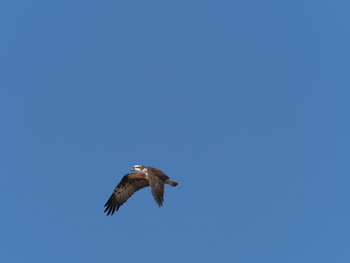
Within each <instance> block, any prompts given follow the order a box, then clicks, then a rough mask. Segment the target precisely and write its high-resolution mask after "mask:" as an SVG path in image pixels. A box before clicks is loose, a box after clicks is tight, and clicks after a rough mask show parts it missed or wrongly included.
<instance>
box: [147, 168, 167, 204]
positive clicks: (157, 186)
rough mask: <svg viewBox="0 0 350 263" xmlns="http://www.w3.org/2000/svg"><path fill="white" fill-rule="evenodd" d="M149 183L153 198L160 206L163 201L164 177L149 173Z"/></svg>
mask: <svg viewBox="0 0 350 263" xmlns="http://www.w3.org/2000/svg"><path fill="white" fill-rule="evenodd" d="M149 183H150V187H151V191H152V195H153V197H154V200H155V201H156V203H157V205H158V206H159V207H161V206H162V205H163V201H164V179H163V178H161V177H159V176H157V174H154V173H150V175H149Z"/></svg>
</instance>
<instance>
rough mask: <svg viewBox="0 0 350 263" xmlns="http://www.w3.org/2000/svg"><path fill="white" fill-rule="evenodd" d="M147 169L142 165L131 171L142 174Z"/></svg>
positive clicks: (135, 166)
mask: <svg viewBox="0 0 350 263" xmlns="http://www.w3.org/2000/svg"><path fill="white" fill-rule="evenodd" d="M144 168H145V167H143V166H142V165H139V164H136V165H134V166H133V167H132V168H131V171H134V172H136V173H142V172H143V170H144Z"/></svg>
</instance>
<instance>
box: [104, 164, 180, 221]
mask: <svg viewBox="0 0 350 263" xmlns="http://www.w3.org/2000/svg"><path fill="white" fill-rule="evenodd" d="M131 171H134V172H135V173H129V174H126V175H124V177H123V179H122V180H121V181H120V183H119V184H118V185H117V187H116V188H115V189H114V191H113V193H112V195H111V197H110V198H109V199H108V201H107V203H106V204H105V207H106V209H105V212H107V216H108V215H113V214H114V213H115V212H116V211H118V209H119V207H120V206H121V205H122V204H124V203H125V202H126V201H127V200H128V199H129V198H130V197H131V196H132V195H133V194H134V193H135V192H136V191H138V190H140V189H142V188H144V187H146V186H150V187H151V192H152V195H153V197H154V200H155V201H156V203H157V205H158V206H159V207H161V206H162V204H163V201H164V184H170V185H171V186H173V187H175V186H177V185H178V183H176V182H173V181H171V180H170V179H169V177H168V176H167V175H166V174H165V173H163V172H162V171H161V170H159V169H157V168H153V167H146V166H142V165H134V166H133V167H132V168H131Z"/></svg>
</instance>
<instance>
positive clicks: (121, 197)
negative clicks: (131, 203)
mask: <svg viewBox="0 0 350 263" xmlns="http://www.w3.org/2000/svg"><path fill="white" fill-rule="evenodd" d="M145 176H146V174H143V173H137V174H136V173H131V174H126V175H125V176H124V177H123V179H122V180H121V181H120V183H119V184H118V185H117V187H116V188H115V189H114V192H113V193H112V195H111V197H110V198H109V199H108V201H107V203H106V204H105V207H106V209H105V212H107V215H110V214H111V215H113V214H114V212H116V211H118V209H119V207H120V206H121V205H122V204H124V203H125V202H126V201H127V200H128V199H129V197H130V196H132V195H133V194H134V193H135V192H136V191H138V190H140V189H142V188H144V187H146V186H149V182H148V180H147V179H145Z"/></svg>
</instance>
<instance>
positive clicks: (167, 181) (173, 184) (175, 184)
mask: <svg viewBox="0 0 350 263" xmlns="http://www.w3.org/2000/svg"><path fill="white" fill-rule="evenodd" d="M165 183H166V184H170V185H171V186H174V187H175V186H178V185H179V184H178V183H176V182H173V181H171V180H169V179H168V180H166V181H165Z"/></svg>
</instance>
